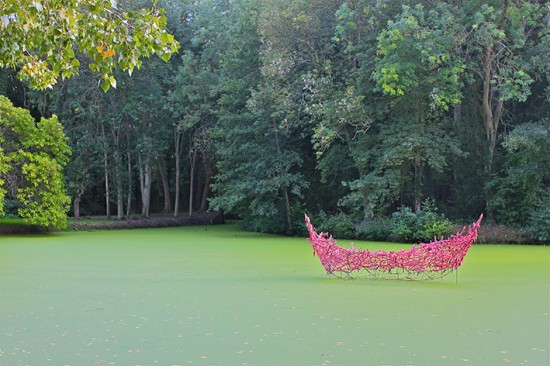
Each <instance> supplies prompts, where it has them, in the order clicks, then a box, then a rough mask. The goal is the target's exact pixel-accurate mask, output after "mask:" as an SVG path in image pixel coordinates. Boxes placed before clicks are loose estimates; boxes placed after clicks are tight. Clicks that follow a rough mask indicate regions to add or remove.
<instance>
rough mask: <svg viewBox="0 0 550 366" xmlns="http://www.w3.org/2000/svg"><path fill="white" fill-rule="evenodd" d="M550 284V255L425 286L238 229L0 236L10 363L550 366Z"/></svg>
mask: <svg viewBox="0 0 550 366" xmlns="http://www.w3.org/2000/svg"><path fill="white" fill-rule="evenodd" d="M342 243H344V244H345V243H346V242H345V241H342ZM366 246H368V247H369V249H379V248H382V249H386V250H389V249H392V250H396V249H399V248H401V247H403V248H406V247H407V246H403V245H398V244H389V243H364V242H356V243H355V247H356V248H358V247H366ZM549 281H550V248H549V247H544V246H505V245H474V246H473V248H472V249H471V250H470V252H469V253H468V255H467V256H466V258H465V260H464V264H463V265H462V267H460V269H459V271H458V273H457V275H455V274H454V273H453V274H451V275H449V276H447V277H445V278H444V279H442V280H436V281H425V282H411V281H390V280H372V279H355V280H345V279H339V278H330V277H327V276H326V275H325V273H324V270H323V268H322V266H321V264H320V263H319V261H318V259H317V258H316V257H314V256H313V255H312V249H311V246H309V244H308V242H307V240H306V239H304V238H284V237H277V236H271V235H263V234H255V233H247V232H242V231H240V230H239V229H238V228H237V227H236V226H234V225H221V226H209V227H206V226H200V227H181V228H166V229H140V230H126V231H124V230H122V231H96V232H65V233H60V234H55V235H44V236H31V237H24V236H10V237H0V365H10V366H15V365H497V364H512V365H544V364H549V363H550V362H549V361H550V359H549V358H550V350H549V344H550V329H549V328H550V325H549V324H550V319H549V312H550V293H549V291H550V284H549Z"/></svg>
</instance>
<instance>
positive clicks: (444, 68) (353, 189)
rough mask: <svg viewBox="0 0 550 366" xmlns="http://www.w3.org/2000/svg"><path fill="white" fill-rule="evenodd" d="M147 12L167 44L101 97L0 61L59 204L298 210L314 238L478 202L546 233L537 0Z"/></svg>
mask: <svg viewBox="0 0 550 366" xmlns="http://www.w3.org/2000/svg"><path fill="white" fill-rule="evenodd" d="M137 3H140V2H137ZM143 3H144V4H145V3H146V2H143ZM137 5H139V4H137ZM137 5H136V4H133V5H132V6H137ZM158 5H159V6H161V7H164V8H165V9H166V11H167V12H166V14H167V17H168V28H169V30H170V31H171V32H172V33H173V34H174V35H175V37H176V39H177V40H178V41H179V42H180V44H181V46H182V47H181V51H180V53H179V54H178V55H174V56H173V57H172V59H171V60H170V61H169V63H164V62H162V61H161V60H158V59H147V60H144V62H143V67H142V68H141V69H139V70H134V73H133V74H132V76H131V77H130V76H128V75H127V74H123V73H122V72H120V73H119V74H117V75H116V76H117V87H116V89H111V90H109V92H107V93H104V92H103V91H102V90H101V88H100V87H99V85H98V79H97V76H95V75H93V74H92V73H90V72H87V71H86V70H87V68H86V65H83V66H82V72H81V73H80V75H78V76H74V77H73V78H71V79H68V80H64V81H61V82H60V83H59V84H58V85H56V86H54V88H53V89H52V90H46V91H42V92H38V91H31V90H29V89H28V88H27V87H26V86H25V85H24V84H22V83H21V82H19V81H18V80H17V79H15V78H14V73H13V72H12V71H10V70H2V71H0V76H1V80H0V87H1V90H0V92H1V93H2V94H4V95H7V96H8V97H9V98H10V99H11V100H12V102H13V103H15V104H16V105H18V106H24V107H26V108H28V109H30V110H31V111H32V114H33V115H34V116H35V117H36V118H38V117H46V118H47V117H50V116H51V115H52V114H56V115H57V116H58V118H59V121H60V122H61V123H62V124H63V126H64V129H65V133H66V134H67V136H68V137H69V141H70V145H71V149H72V151H73V155H72V157H71V161H70V163H69V164H68V167H67V169H66V182H67V187H68V191H69V195H70V196H71V197H72V200H73V205H72V209H71V211H70V214H71V215H75V216H78V215H107V216H109V217H117V218H120V219H122V218H127V217H131V216H136V215H138V216H144V217H149V216H150V215H151V213H163V214H165V215H172V216H179V215H181V214H187V215H192V214H195V213H197V212H205V211H207V210H208V209H213V210H218V209H220V210H223V211H224V213H225V214H226V215H228V216H229V217H235V218H240V219H243V225H244V227H245V228H247V229H250V230H257V231H265V232H276V233H285V234H298V233H299V234H302V233H303V232H304V230H305V229H304V228H303V214H304V212H308V214H310V215H311V216H312V217H313V218H314V220H317V221H318V222H320V224H319V227H320V229H326V230H331V231H335V232H338V233H342V235H346V236H359V237H364V238H376V239H382V236H383V235H386V236H388V235H390V236H391V234H392V228H395V225H396V224H395V223H396V222H400V221H399V220H402V221H403V220H405V217H409V216H410V215H412V216H415V215H416V216H418V220H425V217H427V216H429V215H431V214H433V215H432V216H429V217H431V218H432V219H431V220H432V221H433V222H435V223H438V224H441V223H442V222H443V223H444V224H445V219H444V218H443V217H442V216H441V215H444V216H445V217H447V218H449V219H451V220H453V221H455V222H460V223H467V222H470V221H472V220H473V219H474V218H477V217H478V216H479V214H480V213H481V212H484V213H485V214H486V217H487V218H488V221H489V222H493V223H496V224H500V225H505V226H508V227H513V228H521V229H522V230H523V234H522V235H524V236H523V238H525V237H527V238H528V239H527V240H530V241H540V242H548V241H549V240H550V189H549V188H550V136H549V134H550V115H549V102H550V87H549V84H548V80H549V70H550V69H549V60H550V33H549V21H550V19H549V14H548V7H547V6H546V5H544V4H543V3H542V2H539V1H527V2H526V1H512V0H509V1H496V0H495V1H477V0H469V1H465V2H464V1H463V2H456V1H441V2H431V1H404V0H400V1H386V0H377V1H367V0H356V1H332V0H307V1H306V0H294V1H289V0H271V1H263V0H237V1H222V0H203V1H186V0H179V1H178V0H164V1H159V4H158ZM425 206H426V207H425ZM404 207H409V209H405V208H404ZM407 210H408V211H407ZM423 212H424V213H423ZM392 214H393V216H392ZM422 215H424V216H422ZM434 215H435V216H434ZM412 216H410V217H412ZM390 217H392V220H393V223H392V222H390V221H388V219H389V218H390ZM422 217H424V219H423V218H422ZM411 220H416V219H412V218H411ZM392 225H394V226H392ZM451 227H452V226H451ZM452 228H454V227H452ZM377 230H378V231H377ZM393 233H395V230H394V231H393ZM378 236H380V237H378ZM420 239H421V238H420V237H418V236H417V237H414V238H411V240H420ZM522 240H524V239H522Z"/></svg>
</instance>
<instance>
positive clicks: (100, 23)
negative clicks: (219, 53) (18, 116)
mask: <svg viewBox="0 0 550 366" xmlns="http://www.w3.org/2000/svg"><path fill="white" fill-rule="evenodd" d="M165 27H166V17H165V16H164V14H163V12H162V11H161V10H157V9H154V8H153V9H150V10H146V9H141V10H138V11H135V12H122V11H119V9H118V7H117V2H116V1H114V0H70V1H67V0H49V1H34V0H32V1H31V0H24V1H21V0H17V1H15V0H6V1H3V3H2V5H0V34H1V36H2V44H1V46H0V67H11V68H17V69H19V74H18V77H19V78H21V79H22V80H28V81H29V83H30V85H31V87H32V88H36V89H44V88H49V87H51V86H52V85H54V84H55V83H57V81H58V79H59V78H62V79H65V78H69V77H71V76H73V75H76V74H78V72H79V69H80V65H81V63H82V61H83V59H82V57H81V55H86V56H87V57H88V58H89V59H91V60H92V62H90V63H89V64H88V67H89V69H90V70H91V71H93V72H95V73H98V74H99V75H100V76H101V80H102V81H101V88H102V89H103V90H104V91H107V90H109V88H111V87H115V88H116V85H117V82H116V79H115V77H114V76H113V71H114V69H115V67H117V66H118V67H120V68H121V69H122V70H123V71H128V72H129V73H132V71H133V70H134V69H135V68H140V67H141V65H142V61H141V59H142V58H143V57H149V56H150V55H151V54H157V55H159V57H161V58H162V59H163V60H164V61H168V60H169V59H170V55H171V54H172V53H174V52H176V51H177V50H178V48H179V44H178V42H177V41H175V39H174V36H173V35H171V34H169V33H167V32H166V29H165Z"/></svg>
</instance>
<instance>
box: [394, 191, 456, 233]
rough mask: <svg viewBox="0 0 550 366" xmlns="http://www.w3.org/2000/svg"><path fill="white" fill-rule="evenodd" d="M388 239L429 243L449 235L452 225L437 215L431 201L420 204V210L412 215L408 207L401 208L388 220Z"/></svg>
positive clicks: (443, 217)
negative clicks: (389, 232)
mask: <svg viewBox="0 0 550 366" xmlns="http://www.w3.org/2000/svg"><path fill="white" fill-rule="evenodd" d="M390 230H391V234H390V239H392V240H397V241H404V242H418V241H421V242H429V241H431V240H433V239H434V238H441V237H442V236H447V235H449V234H450V233H451V230H452V223H451V221H449V220H448V219H447V218H445V216H443V215H439V214H438V213H437V208H436V207H435V205H434V203H433V201H432V200H429V199H428V200H426V201H424V202H423V203H422V210H421V211H419V212H417V213H414V212H413V211H412V209H411V208H410V207H406V206H401V207H400V208H399V209H398V210H397V212H394V213H393V214H392V217H391V220H390Z"/></svg>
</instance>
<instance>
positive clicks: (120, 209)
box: [114, 139, 124, 219]
mask: <svg viewBox="0 0 550 366" xmlns="http://www.w3.org/2000/svg"><path fill="white" fill-rule="evenodd" d="M115 143H116V144H118V139H115ZM114 155H115V184H116V193H117V194H116V196H117V218H118V219H122V218H124V190H123V188H122V177H121V174H120V168H121V164H122V161H121V158H120V152H119V149H118V146H117V147H115V151H114Z"/></svg>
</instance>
